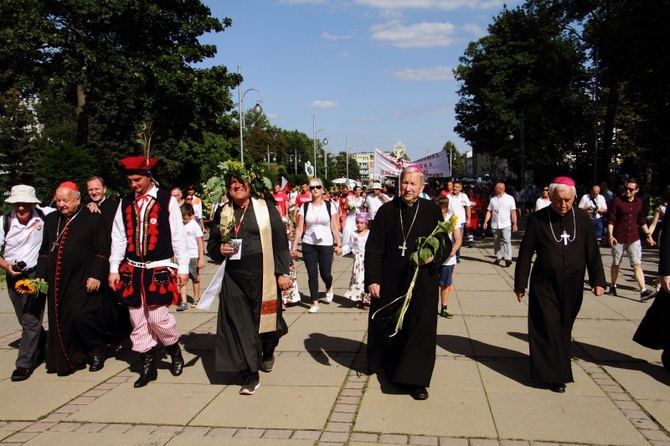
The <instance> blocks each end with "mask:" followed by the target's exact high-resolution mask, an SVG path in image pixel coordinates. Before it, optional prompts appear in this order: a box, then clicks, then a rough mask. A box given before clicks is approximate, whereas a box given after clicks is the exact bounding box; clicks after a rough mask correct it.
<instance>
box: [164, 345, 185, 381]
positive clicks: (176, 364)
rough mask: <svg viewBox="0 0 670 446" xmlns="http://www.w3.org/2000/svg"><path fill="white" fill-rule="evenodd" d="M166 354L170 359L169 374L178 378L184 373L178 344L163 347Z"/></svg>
mask: <svg viewBox="0 0 670 446" xmlns="http://www.w3.org/2000/svg"><path fill="white" fill-rule="evenodd" d="M165 349H166V350H167V352H168V353H169V354H170V357H171V358H172V368H171V369H170V372H172V374H173V375H174V376H179V375H181V373H182V372H183V371H184V358H183V357H182V356H181V348H179V342H175V343H174V344H172V345H168V346H167V347H165Z"/></svg>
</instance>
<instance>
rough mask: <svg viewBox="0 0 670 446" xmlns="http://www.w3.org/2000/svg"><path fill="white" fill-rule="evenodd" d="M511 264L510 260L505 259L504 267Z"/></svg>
mask: <svg viewBox="0 0 670 446" xmlns="http://www.w3.org/2000/svg"><path fill="white" fill-rule="evenodd" d="M511 264H512V261H511V260H505V268H507V267H509V266H510V265H511Z"/></svg>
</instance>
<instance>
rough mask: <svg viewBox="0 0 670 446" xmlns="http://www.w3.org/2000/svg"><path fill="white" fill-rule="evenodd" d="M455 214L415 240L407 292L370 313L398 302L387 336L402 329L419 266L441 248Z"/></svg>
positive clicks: (429, 259) (430, 259) (454, 222)
mask: <svg viewBox="0 0 670 446" xmlns="http://www.w3.org/2000/svg"><path fill="white" fill-rule="evenodd" d="M456 220H457V217H456V215H452V216H451V218H450V219H449V220H446V221H441V222H439V223H438V224H437V226H435V229H433V232H431V233H430V235H428V236H427V237H419V238H417V240H416V250H415V251H414V252H413V253H412V254H411V255H410V258H409V259H410V263H411V264H412V268H414V274H413V275H412V281H411V282H410V284H409V287H408V288H407V292H406V293H405V294H404V295H402V296H399V297H397V298H395V299H393V301H391V302H390V303H388V304H386V305H384V306H383V307H381V308H380V309H378V310H377V311H375V313H374V314H373V315H372V319H374V318H375V316H376V315H377V313H379V312H380V311H381V310H383V309H384V308H387V307H389V306H392V305H394V304H396V303H397V302H400V306H399V307H398V309H397V310H396V312H395V313H394V315H393V322H394V330H393V333H392V334H391V335H389V337H393V336H395V335H397V334H398V332H399V331H400V330H401V329H402V325H403V322H404V321H405V314H406V313H407V309H408V308H409V304H410V302H411V300H412V293H413V291H414V286H415V285H416V280H417V278H418V277H419V266H421V265H423V264H426V263H428V262H430V261H432V260H433V259H434V258H435V256H436V255H437V253H438V251H439V250H440V249H441V248H444V246H445V244H446V240H447V238H448V237H449V234H450V233H451V232H453V231H454V227H455V226H456Z"/></svg>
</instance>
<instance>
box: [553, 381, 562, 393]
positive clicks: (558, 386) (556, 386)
mask: <svg viewBox="0 0 670 446" xmlns="http://www.w3.org/2000/svg"><path fill="white" fill-rule="evenodd" d="M549 390H551V391H552V392H556V393H565V384H563V383H549Z"/></svg>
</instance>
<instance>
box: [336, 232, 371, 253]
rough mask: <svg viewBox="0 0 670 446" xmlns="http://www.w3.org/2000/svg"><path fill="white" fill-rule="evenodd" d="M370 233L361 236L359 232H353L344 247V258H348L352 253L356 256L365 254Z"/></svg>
mask: <svg viewBox="0 0 670 446" xmlns="http://www.w3.org/2000/svg"><path fill="white" fill-rule="evenodd" d="M369 236H370V231H369V230H366V231H365V234H363V235H361V234H360V233H359V232H358V230H355V231H352V232H351V235H350V236H349V240H347V241H345V242H344V244H343V245H342V254H341V255H342V256H346V255H347V254H349V253H350V252H353V253H354V254H359V253H365V243H366V242H367V241H368V237H369Z"/></svg>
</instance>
